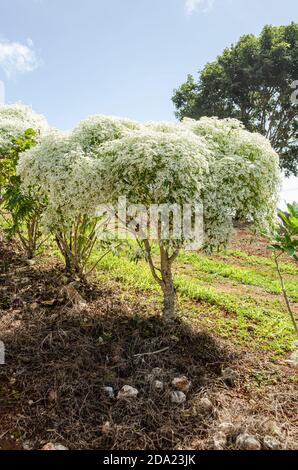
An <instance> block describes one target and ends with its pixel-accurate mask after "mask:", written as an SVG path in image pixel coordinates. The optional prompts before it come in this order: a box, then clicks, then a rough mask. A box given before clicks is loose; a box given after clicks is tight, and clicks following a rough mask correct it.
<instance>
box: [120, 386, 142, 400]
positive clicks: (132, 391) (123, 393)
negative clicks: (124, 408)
mask: <svg viewBox="0 0 298 470" xmlns="http://www.w3.org/2000/svg"><path fill="white" fill-rule="evenodd" d="M138 394H139V392H138V390H137V389H136V388H134V387H131V386H130V385H124V387H122V388H121V390H120V391H119V392H118V395H117V399H118V400H122V399H123V398H136V397H137V396H138Z"/></svg>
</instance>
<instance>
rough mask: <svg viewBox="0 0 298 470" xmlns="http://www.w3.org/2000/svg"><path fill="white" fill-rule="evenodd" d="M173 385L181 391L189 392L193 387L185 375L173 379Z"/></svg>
mask: <svg viewBox="0 0 298 470" xmlns="http://www.w3.org/2000/svg"><path fill="white" fill-rule="evenodd" d="M172 385H173V386H174V387H175V388H176V389H177V390H179V391H180V392H184V393H187V392H188V391H189V389H190V387H191V381H190V380H188V378H187V377H185V375H183V376H182V377H175V379H173V381H172Z"/></svg>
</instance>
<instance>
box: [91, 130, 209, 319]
mask: <svg viewBox="0 0 298 470" xmlns="http://www.w3.org/2000/svg"><path fill="white" fill-rule="evenodd" d="M100 153H101V159H102V166H103V174H102V177H103V178H104V181H105V184H104V192H105V198H106V200H107V201H108V202H110V203H112V204H114V205H115V204H116V203H117V201H118V199H119V197H121V196H126V197H127V199H128V201H129V203H130V204H137V205H142V206H143V207H145V209H146V210H149V209H150V207H152V205H162V204H166V205H167V206H170V205H173V204H177V205H179V206H180V207H181V206H183V205H184V204H192V205H195V204H196V203H197V202H199V201H200V200H201V191H202V188H203V185H204V179H205V174H206V172H207V171H208V163H207V157H208V155H209V152H208V147H207V145H206V143H205V142H204V141H203V140H202V139H200V138H198V137H196V136H195V135H194V134H193V133H191V132H176V133H175V132H155V131H153V130H150V129H149V130H147V129H143V130H142V131H139V132H135V133H134V134H131V135H129V136H127V137H123V138H122V139H119V140H114V141H112V142H109V143H106V144H105V145H103V146H102V147H101V151H100ZM139 241H140V240H139ZM141 243H142V244H143V246H144V249H145V252H146V256H147V259H148V262H149V265H150V268H151V272H152V274H153V276H154V278H155V280H156V281H157V282H158V284H159V285H160V287H161V289H162V291H163V296H164V317H165V318H166V319H171V318H172V317H173V316H174V302H175V295H174V284H173V278H172V264H173V262H174V260H175V258H176V256H177V255H178V253H179V249H180V248H181V247H182V246H183V239H182V238H181V239H179V238H178V239H177V237H176V236H175V235H174V234H173V232H172V231H171V230H170V231H169V238H168V239H163V237H162V233H161V231H160V230H159V231H158V240H157V244H158V247H159V252H160V260H159V263H158V266H157V265H156V263H155V261H154V258H153V256H152V254H151V251H152V241H151V240H150V237H148V238H146V237H143V238H142V241H141Z"/></svg>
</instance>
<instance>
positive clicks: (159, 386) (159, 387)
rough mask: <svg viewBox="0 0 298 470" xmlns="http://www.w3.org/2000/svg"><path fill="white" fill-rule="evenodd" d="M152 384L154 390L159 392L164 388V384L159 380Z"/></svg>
mask: <svg viewBox="0 0 298 470" xmlns="http://www.w3.org/2000/svg"><path fill="white" fill-rule="evenodd" d="M153 386H154V388H155V390H158V391H159V392H161V391H162V390H163V388H164V384H163V382H161V380H155V381H154V383H153Z"/></svg>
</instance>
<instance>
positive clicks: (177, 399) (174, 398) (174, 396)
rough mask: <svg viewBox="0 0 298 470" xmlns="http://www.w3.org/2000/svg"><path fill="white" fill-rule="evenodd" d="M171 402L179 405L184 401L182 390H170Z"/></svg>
mask: <svg viewBox="0 0 298 470" xmlns="http://www.w3.org/2000/svg"><path fill="white" fill-rule="evenodd" d="M171 402H172V403H176V404H177V405H181V404H182V403H185V402H186V395H185V393H183V392H179V391H178V392H172V393H171Z"/></svg>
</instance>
